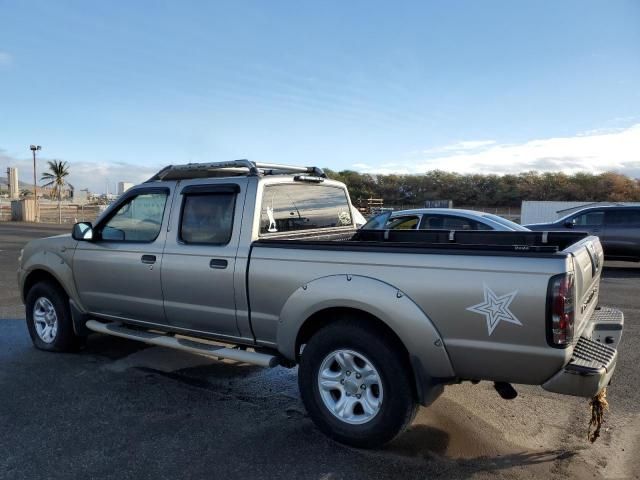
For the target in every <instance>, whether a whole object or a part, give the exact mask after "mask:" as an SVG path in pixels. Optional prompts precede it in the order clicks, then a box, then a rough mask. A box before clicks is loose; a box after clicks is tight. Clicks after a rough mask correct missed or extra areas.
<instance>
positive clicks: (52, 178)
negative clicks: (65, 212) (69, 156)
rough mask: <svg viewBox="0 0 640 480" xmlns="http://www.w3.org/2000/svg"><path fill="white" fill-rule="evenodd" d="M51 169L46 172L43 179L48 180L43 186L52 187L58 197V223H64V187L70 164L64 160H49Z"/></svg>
mask: <svg viewBox="0 0 640 480" xmlns="http://www.w3.org/2000/svg"><path fill="white" fill-rule="evenodd" d="M47 163H48V164H49V171H48V172H44V173H43V174H42V177H41V178H40V180H41V181H46V182H47V183H45V184H44V185H43V186H44V187H51V188H52V191H53V194H54V195H55V196H57V197H58V223H62V189H63V188H64V186H65V185H66V184H67V182H66V177H67V176H68V175H69V165H68V164H67V162H63V161H62V160H49V161H48V162H47Z"/></svg>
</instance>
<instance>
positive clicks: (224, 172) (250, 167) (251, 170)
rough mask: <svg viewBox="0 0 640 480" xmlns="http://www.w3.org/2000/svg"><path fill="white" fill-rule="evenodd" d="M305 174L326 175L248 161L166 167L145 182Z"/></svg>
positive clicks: (298, 168)
mask: <svg viewBox="0 0 640 480" xmlns="http://www.w3.org/2000/svg"><path fill="white" fill-rule="evenodd" d="M293 173H307V174H310V175H312V176H314V177H320V178H326V177H327V175H326V174H325V173H324V172H323V171H322V169H321V168H318V167H295V166H292V165H280V164H278V163H259V162H251V161H249V160H245V159H242V160H231V161H229V162H212V163H186V164H184V165H168V166H166V167H164V168H163V169H162V170H160V171H159V172H158V173H156V174H155V175H154V176H153V177H151V178H150V179H149V180H147V181H146V182H145V183H148V182H158V181H162V180H185V179H189V178H207V177H226V176H238V175H244V176H260V175H286V174H293Z"/></svg>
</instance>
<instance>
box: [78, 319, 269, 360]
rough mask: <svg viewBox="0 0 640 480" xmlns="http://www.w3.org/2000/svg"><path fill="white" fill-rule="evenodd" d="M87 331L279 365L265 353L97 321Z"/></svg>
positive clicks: (197, 353) (191, 351) (214, 356)
mask: <svg viewBox="0 0 640 480" xmlns="http://www.w3.org/2000/svg"><path fill="white" fill-rule="evenodd" d="M86 326H87V328H88V329H89V330H93V331H94V332H98V333H105V334H107V335H113V336H115V337H122V338H128V339H130V340H138V341H140V342H144V343H148V344H151V345H158V346H160V347H168V348H173V349H176V350H182V351H184V352H189V353H194V354H196V355H204V356H205V357H211V358H215V359H218V360H220V359H225V358H226V359H228V360H235V361H236V362H243V363H250V364H252V365H258V366H260V367H267V368H273V367H276V366H278V365H280V359H279V357H277V356H276V355H269V354H267V353H258V352H248V351H246V350H238V349H235V348H228V347H223V346H221V345H213V344H209V343H204V342H200V341H196V340H195V339H194V340H192V339H189V338H184V337H178V338H176V337H174V336H170V335H167V334H163V333H154V332H150V331H146V330H134V329H131V328H127V327H126V326H123V325H121V324H117V323H102V322H99V321H97V320H89V321H87V323H86Z"/></svg>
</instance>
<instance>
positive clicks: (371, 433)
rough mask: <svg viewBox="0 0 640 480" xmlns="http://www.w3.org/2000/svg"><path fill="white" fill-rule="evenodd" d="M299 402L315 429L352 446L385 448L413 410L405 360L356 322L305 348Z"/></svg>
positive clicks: (333, 327)
mask: <svg viewBox="0 0 640 480" xmlns="http://www.w3.org/2000/svg"><path fill="white" fill-rule="evenodd" d="M298 382H299V386H300V393H301V396H302V400H303V402H304V404H305V407H306V408H307V411H308V412H309V415H310V417H311V418H312V419H313V421H314V422H315V423H316V425H318V427H319V428H320V429H321V430H322V431H323V432H324V433H326V434H327V435H329V436H330V437H332V438H334V439H335V440H337V441H339V442H342V443H345V444H347V445H352V446H355V447H363V448H372V447H377V446H381V445H384V444H385V443H387V442H389V441H391V440H393V439H394V438H395V437H396V436H397V435H399V434H400V433H402V432H403V431H404V430H405V429H406V428H407V427H408V426H409V424H410V423H411V421H412V420H413V418H414V416H415V413H416V411H417V402H416V400H415V395H414V389H413V384H412V376H411V371H410V368H409V365H408V362H407V361H406V359H405V358H404V357H403V355H402V351H401V349H400V348H399V346H398V345H397V344H396V342H394V341H392V340H391V339H389V338H388V337H386V336H385V335H384V334H383V333H382V332H378V331H376V329H372V328H371V326H370V325H369V326H367V324H366V323H365V322H362V321H358V320H347V321H340V322H336V323H333V324H330V325H328V326H327V327H324V328H323V329H321V330H320V331H318V332H317V333H316V334H315V335H314V336H313V337H312V338H311V340H309V342H308V343H307V345H306V346H305V348H304V351H303V354H302V358H301V361H300V368H299V372H298Z"/></svg>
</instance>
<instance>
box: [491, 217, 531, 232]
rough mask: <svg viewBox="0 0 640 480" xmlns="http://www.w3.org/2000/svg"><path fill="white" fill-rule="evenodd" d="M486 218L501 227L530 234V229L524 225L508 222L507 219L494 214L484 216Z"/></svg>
mask: <svg viewBox="0 0 640 480" xmlns="http://www.w3.org/2000/svg"><path fill="white" fill-rule="evenodd" d="M482 216H483V217H484V218H488V219H490V220H493V221H494V222H496V223H499V224H500V225H504V226H505V227H507V228H510V229H512V230H516V231H519V232H528V231H529V229H528V228H526V227H523V226H522V225H520V224H518V223H516V222H512V221H511V220H507V219H506V218H502V217H500V216H498V215H494V214H492V213H485V214H483V215H482Z"/></svg>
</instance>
